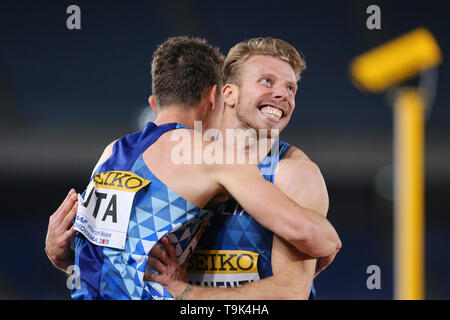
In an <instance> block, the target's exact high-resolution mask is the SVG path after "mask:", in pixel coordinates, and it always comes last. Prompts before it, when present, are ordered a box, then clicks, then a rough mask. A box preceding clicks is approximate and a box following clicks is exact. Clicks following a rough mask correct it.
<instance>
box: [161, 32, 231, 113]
mask: <svg viewBox="0 0 450 320" xmlns="http://www.w3.org/2000/svg"><path fill="white" fill-rule="evenodd" d="M223 61H224V56H223V55H222V54H221V53H220V51H219V49H217V48H215V47H213V46H211V45H210V44H208V42H207V41H206V40H205V39H201V38H193V37H186V36H181V37H173V38H169V39H168V40H167V41H165V42H164V43H163V44H161V45H160V46H159V47H158V49H157V50H156V51H155V53H154V54H153V61H152V94H153V96H154V98H155V103H156V106H157V108H158V109H161V108H164V107H165V106H168V105H171V104H176V105H180V106H184V107H191V106H195V105H196V104H198V103H199V102H200V101H201V100H202V99H203V97H204V95H205V94H206V92H207V90H208V88H210V87H212V86H214V85H216V84H217V85H218V86H219V87H221V86H222V84H223V76H222V66H223ZM219 92H220V91H219Z"/></svg>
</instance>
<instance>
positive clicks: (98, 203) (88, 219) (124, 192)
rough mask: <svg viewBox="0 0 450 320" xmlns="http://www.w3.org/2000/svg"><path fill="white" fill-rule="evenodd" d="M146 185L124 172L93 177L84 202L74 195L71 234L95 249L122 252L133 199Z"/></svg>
mask: <svg viewBox="0 0 450 320" xmlns="http://www.w3.org/2000/svg"><path fill="white" fill-rule="evenodd" d="M149 183H150V181H148V180H145V179H143V178H141V177H139V176H137V175H135V174H134V173H132V172H127V171H108V172H104V173H99V174H97V175H96V176H95V177H94V179H93V180H92V181H91V182H90V183H89V185H88V187H87V189H86V194H85V199H83V198H82V197H81V196H80V195H78V203H79V205H78V211H77V216H76V220H75V230H77V231H79V232H81V233H82V234H83V235H84V236H85V237H86V238H87V239H88V240H89V241H90V242H92V243H93V244H95V245H98V246H105V247H110V248H116V249H124V247H125V241H126V237H127V230H128V223H129V221H130V214H131V209H132V206H133V201H134V196H135V195H136V192H137V191H139V190H140V189H141V188H143V187H145V186H147V185H148V184H149Z"/></svg>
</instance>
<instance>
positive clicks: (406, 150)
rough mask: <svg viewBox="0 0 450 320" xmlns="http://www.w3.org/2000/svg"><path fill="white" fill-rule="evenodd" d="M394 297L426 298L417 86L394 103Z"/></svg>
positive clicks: (421, 141) (421, 112) (420, 107)
mask: <svg viewBox="0 0 450 320" xmlns="http://www.w3.org/2000/svg"><path fill="white" fill-rule="evenodd" d="M394 109H395V110H394V122H395V123H394V125H395V127H394V135H395V137H394V139H395V140H394V148H395V151H394V153H395V155H394V157H395V178H394V183H395V186H394V190H395V208H394V209H395V219H394V255H395V258H394V275H395V277H394V279H395V285H394V298H395V299H400V300H421V299H424V296H425V294H424V269H425V268H424V113H425V112H424V111H425V107H424V103H423V100H422V97H421V96H420V93H419V91H418V90H417V89H409V88H408V89H402V90H401V91H399V93H398V95H397V97H396V101H395V106H394Z"/></svg>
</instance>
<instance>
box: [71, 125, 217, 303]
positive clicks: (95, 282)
mask: <svg viewBox="0 0 450 320" xmlns="http://www.w3.org/2000/svg"><path fill="white" fill-rule="evenodd" d="M178 128H185V127H183V126H182V125H181V124H178V123H168V124H163V125H160V126H157V125H155V124H154V123H148V124H147V126H146V127H145V129H144V130H142V131H139V132H136V133H133V134H130V135H127V136H125V137H123V138H121V139H119V140H118V141H117V142H116V143H115V144H114V147H113V152H112V155H111V157H110V158H109V159H108V160H107V161H106V162H105V163H103V164H102V165H101V166H100V167H99V168H98V170H96V172H95V173H94V175H93V178H92V180H91V183H90V184H89V186H88V188H87V190H86V192H85V194H84V199H80V205H79V210H78V212H77V217H76V219H75V227H76V229H77V231H78V232H77V233H76V237H75V265H76V267H78V268H76V269H78V272H79V274H78V276H79V277H80V278H79V279H80V284H79V285H78V286H76V287H75V288H74V289H73V290H72V298H74V299H139V300H142V299H144V300H145V299H173V297H172V296H171V295H170V293H169V292H168V291H167V290H165V289H164V288H163V287H162V286H161V285H159V284H158V283H156V282H151V281H144V279H143V277H144V272H145V271H146V264H147V259H148V256H149V253H150V250H151V249H152V247H153V246H154V245H155V244H156V243H157V242H158V240H160V239H161V238H163V237H164V236H166V235H169V239H170V240H171V242H172V243H173V244H174V245H175V246H176V250H177V255H178V256H179V259H180V261H182V260H183V259H185V258H186V257H187V254H188V253H189V252H190V251H191V250H192V249H190V248H191V247H192V246H194V245H195V243H196V242H197V240H198V234H199V230H200V229H201V228H202V227H204V225H203V224H202V223H201V221H203V220H205V219H206V218H207V216H208V214H210V213H208V212H207V211H204V210H202V209H200V208H198V207H196V206H195V205H193V204H191V203H190V202H188V201H187V200H185V199H183V198H182V197H180V196H179V195H178V194H176V193H175V192H174V191H173V190H171V189H170V188H169V187H167V186H166V185H165V184H164V183H163V182H161V181H160V180H159V179H158V178H157V177H156V176H155V175H154V174H153V173H152V172H151V170H150V169H149V168H148V167H147V165H146V164H145V162H144V160H143V158H142V153H143V152H144V151H145V150H146V149H147V148H148V147H149V146H151V145H152V144H153V143H154V142H155V141H156V140H157V139H158V138H159V137H160V136H161V135H162V134H163V133H165V132H167V131H169V130H174V129H178Z"/></svg>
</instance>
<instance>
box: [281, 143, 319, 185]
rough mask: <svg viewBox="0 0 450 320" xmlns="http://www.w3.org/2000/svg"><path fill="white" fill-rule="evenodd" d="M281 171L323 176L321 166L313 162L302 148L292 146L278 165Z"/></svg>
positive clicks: (317, 176)
mask: <svg viewBox="0 0 450 320" xmlns="http://www.w3.org/2000/svg"><path fill="white" fill-rule="evenodd" d="M278 171H279V172H277V174H279V173H285V172H286V173H287V172H289V174H294V175H298V174H303V175H305V174H306V175H311V176H313V177H314V176H315V177H316V178H319V177H322V173H321V172H320V168H319V166H318V165H317V164H316V163H315V162H313V161H312V160H311V159H310V158H309V157H308V156H307V155H306V153H304V152H303V151H302V150H300V149H299V148H297V147H295V146H291V147H290V148H289V149H288V150H287V151H286V154H285V156H284V157H283V159H281V161H280V163H279V165H278Z"/></svg>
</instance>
